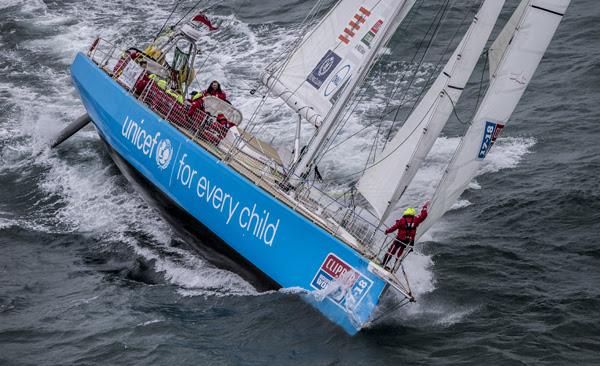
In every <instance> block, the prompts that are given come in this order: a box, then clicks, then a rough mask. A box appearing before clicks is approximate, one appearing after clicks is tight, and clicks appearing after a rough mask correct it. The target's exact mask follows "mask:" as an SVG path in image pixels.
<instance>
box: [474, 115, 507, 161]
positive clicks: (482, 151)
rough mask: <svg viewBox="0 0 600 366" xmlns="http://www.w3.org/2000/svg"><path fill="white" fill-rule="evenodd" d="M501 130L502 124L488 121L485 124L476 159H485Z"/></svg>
mask: <svg viewBox="0 0 600 366" xmlns="http://www.w3.org/2000/svg"><path fill="white" fill-rule="evenodd" d="M503 128H504V125H503V124H500V123H496V122H490V121H486V122H485V128H484V129H483V140H482V141H481V147H480V148H479V154H478V155H477V158H479V159H484V158H485V157H486V155H487V154H488V152H489V151H490V149H491V148H492V145H494V142H496V139H497V138H498V136H499V135H500V131H502V129H503Z"/></svg>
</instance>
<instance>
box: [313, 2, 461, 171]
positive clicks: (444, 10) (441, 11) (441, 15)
mask: <svg viewBox="0 0 600 366" xmlns="http://www.w3.org/2000/svg"><path fill="white" fill-rule="evenodd" d="M449 2H450V0H446V1H445V3H444V5H443V6H442V7H441V8H440V9H439V10H438V13H436V16H435V17H434V20H435V19H437V21H434V22H432V25H435V27H434V31H433V33H432V34H431V38H430V39H429V41H428V43H427V47H426V49H425V51H424V53H423V56H422V57H421V59H420V61H419V65H418V67H417V68H416V69H415V72H414V73H413V80H414V79H416V72H417V70H418V69H419V68H420V66H421V65H422V64H423V62H424V58H425V56H426V55H427V53H428V51H429V49H430V48H431V46H432V44H433V39H435V37H436V36H437V34H438V31H439V28H440V25H441V23H443V21H444V20H445V17H446V15H447V13H448V12H447V10H448V5H449ZM438 16H439V19H438ZM430 31H431V25H430V28H429V29H428V30H427V32H426V34H425V37H424V38H423V40H424V39H425V38H426V37H427V35H428V33H429V32H430ZM456 34H457V32H455V33H454V35H453V37H452V40H451V42H452V41H453V40H454V37H455V36H456ZM419 48H420V47H419ZM418 52H419V49H417V52H416V54H418ZM444 54H445V52H444V53H442V57H443V55H444ZM438 63H441V58H440V60H439V61H438ZM436 69H437V68H436ZM434 74H435V72H434V73H432V74H431V75H430V77H429V79H428V81H427V83H426V84H425V87H424V88H423V90H427V88H426V86H427V85H428V84H429V82H430V80H431V78H432V76H433V75H434ZM411 85H412V81H411ZM409 87H410V86H409ZM406 93H407V92H405V95H406ZM422 94H423V91H422V92H421V94H420V95H419V98H420V97H421V95H422ZM415 106H416V100H415V103H414V105H413V109H414V108H415ZM430 108H431V107H430ZM348 119H349V116H348ZM396 119H397V114H396V115H395V116H394V121H395V120H396ZM347 121H348V120H346V122H345V123H347ZM415 130H416V129H415ZM415 130H413V131H411V133H410V134H409V136H408V137H410V136H412V134H413V133H414V132H415ZM408 137H407V139H408ZM332 141H333V139H332ZM330 146H331V145H330ZM338 146H339V144H338ZM384 148H385V146H384ZM398 148H399V146H398V147H396V149H394V150H393V151H392V152H390V154H388V155H386V157H385V158H387V157H388V156H389V155H391V154H392V153H393V152H395V151H396V150H397V149H398ZM329 150H330V149H329V148H328V150H327V151H329ZM324 155H325V154H323V155H321V156H320V158H319V161H321V160H322V159H323V156H324ZM385 158H383V159H381V160H380V161H378V162H376V163H374V164H372V165H371V166H368V162H369V159H367V162H366V164H365V166H364V167H363V169H361V170H360V171H357V172H355V173H352V174H348V175H345V176H343V177H342V178H349V177H353V176H355V175H357V174H364V172H365V171H366V170H367V169H370V168H371V167H373V166H375V165H377V164H379V163H380V162H381V161H382V160H384V159H385ZM335 179H340V177H337V178H335Z"/></svg>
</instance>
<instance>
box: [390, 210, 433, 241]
mask: <svg viewBox="0 0 600 366" xmlns="http://www.w3.org/2000/svg"><path fill="white" fill-rule="evenodd" d="M425 218H427V210H421V213H420V214H419V216H402V218H401V219H400V220H396V223H395V224H394V225H392V226H391V227H390V228H389V229H387V230H386V231H385V233H386V234H389V233H391V232H394V231H395V230H398V234H397V235H396V239H398V240H400V241H401V242H403V243H406V244H410V243H412V242H413V241H414V240H415V235H417V228H418V227H419V224H421V223H422V222H423V221H424V220H425Z"/></svg>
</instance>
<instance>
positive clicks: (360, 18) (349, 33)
mask: <svg viewBox="0 0 600 366" xmlns="http://www.w3.org/2000/svg"><path fill="white" fill-rule="evenodd" d="M370 15H371V11H370V10H369V9H367V8H365V7H364V6H361V7H360V9H358V12H356V14H354V17H353V18H352V19H350V21H349V22H348V26H347V27H346V28H344V30H343V31H342V34H340V35H339V36H338V39H339V40H340V41H341V42H342V43H344V44H348V43H350V40H351V39H352V38H353V37H354V36H355V35H356V32H358V31H359V30H360V27H361V25H362V24H364V23H365V21H366V19H367V17H369V16H370Z"/></svg>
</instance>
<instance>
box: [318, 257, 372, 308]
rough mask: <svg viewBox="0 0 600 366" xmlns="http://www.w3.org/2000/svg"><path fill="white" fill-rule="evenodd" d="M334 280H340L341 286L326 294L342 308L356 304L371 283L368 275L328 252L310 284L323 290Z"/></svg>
mask: <svg viewBox="0 0 600 366" xmlns="http://www.w3.org/2000/svg"><path fill="white" fill-rule="evenodd" d="M336 280H338V281H340V282H342V283H341V286H340V287H339V288H338V289H336V290H335V291H333V292H332V293H330V294H328V295H327V296H328V297H329V298H330V299H331V300H332V301H333V302H334V303H336V304H337V305H339V306H341V307H342V308H348V307H350V308H352V309H353V308H355V307H356V306H358V304H359V303H360V302H361V301H362V299H363V298H364V297H365V295H366V294H367V292H369V289H370V288H371V286H372V285H373V281H372V280H370V279H369V278H368V277H366V276H365V275H363V274H362V273H360V272H358V271H357V270H356V269H354V268H353V267H352V266H350V265H349V264H348V263H346V262H344V261H343V260H342V259H340V258H339V257H338V256H336V255H335V254H333V253H329V254H328V255H327V257H326V258H325V261H323V264H321V267H320V268H319V269H318V270H317V273H316V275H315V277H314V278H313V280H312V282H311V284H310V285H311V286H312V287H313V288H314V289H316V290H325V289H327V288H328V287H329V285H331V284H332V282H334V281H336Z"/></svg>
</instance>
